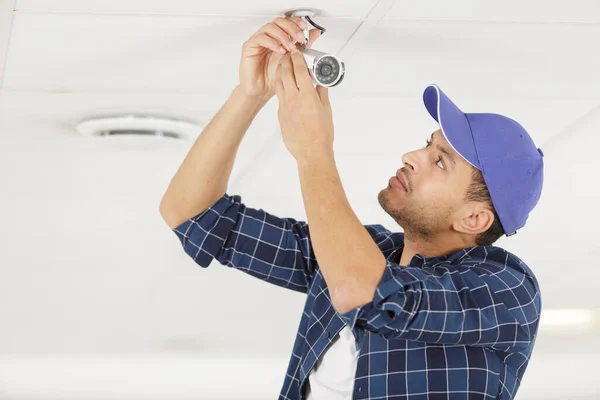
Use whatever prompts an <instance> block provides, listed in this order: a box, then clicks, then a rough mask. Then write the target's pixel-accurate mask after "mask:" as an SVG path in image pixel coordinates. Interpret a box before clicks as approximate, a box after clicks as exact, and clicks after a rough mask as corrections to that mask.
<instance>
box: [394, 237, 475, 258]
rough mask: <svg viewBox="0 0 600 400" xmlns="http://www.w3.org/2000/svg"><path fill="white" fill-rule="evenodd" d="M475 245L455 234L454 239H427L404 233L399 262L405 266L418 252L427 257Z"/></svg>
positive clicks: (454, 251) (443, 254) (446, 253)
mask: <svg viewBox="0 0 600 400" xmlns="http://www.w3.org/2000/svg"><path fill="white" fill-rule="evenodd" d="M472 246H475V244H474V243H472V242H470V241H467V240H464V238H462V237H460V236H455V238H454V240H452V239H449V238H447V237H446V238H444V237H435V238H431V239H429V240H423V239H421V238H414V236H413V235H411V234H410V233H409V234H407V233H405V234H404V248H403V249H402V255H401V256H400V262H399V264H400V265H402V266H407V265H408V264H409V263H410V260H412V258H413V257H414V256H415V254H420V255H422V256H424V257H427V258H433V257H439V256H445V255H449V254H454V253H456V252H457V251H460V250H462V249H466V248H468V247H472Z"/></svg>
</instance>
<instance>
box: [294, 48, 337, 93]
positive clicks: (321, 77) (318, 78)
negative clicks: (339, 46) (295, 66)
mask: <svg viewBox="0 0 600 400" xmlns="http://www.w3.org/2000/svg"><path fill="white" fill-rule="evenodd" d="M301 51H302V54H303V55H304V59H305V60H306V64H307V65H308V69H309V71H310V75H311V77H312V79H313V82H314V83H315V84H317V85H321V86H325V87H333V86H337V85H339V84H340V83H341V82H342V80H343V79H344V75H345V74H346V65H345V64H344V63H343V62H342V61H341V60H340V59H339V58H338V57H336V56H334V55H333V54H329V53H323V52H321V51H318V50H314V49H309V48H305V49H302V50H301Z"/></svg>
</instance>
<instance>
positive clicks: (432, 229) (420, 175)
mask: <svg viewBox="0 0 600 400" xmlns="http://www.w3.org/2000/svg"><path fill="white" fill-rule="evenodd" d="M428 140H429V141H430V144H429V145H428V146H427V147H424V148H422V149H419V150H415V151H411V152H409V153H407V154H405V155H404V156H403V157H402V162H403V164H404V167H402V168H401V169H400V170H398V171H397V177H399V179H398V178H397V177H392V178H391V179H390V181H389V184H388V186H387V187H386V188H385V189H383V190H382V191H381V192H379V196H378V200H379V204H381V207H382V208H383V209H384V210H385V211H386V212H387V213H388V214H389V215H390V216H391V217H392V218H393V219H394V220H395V221H396V222H397V223H398V224H399V225H400V226H402V228H403V229H404V231H405V232H411V233H412V234H415V235H417V236H419V237H420V238H421V239H424V240H427V239H428V238H430V237H431V236H432V235H433V234H439V233H443V231H447V230H449V229H450V228H451V225H452V223H453V222H454V221H455V220H456V219H457V218H460V207H461V206H462V205H464V196H465V193H466V191H467V188H468V187H469V184H470V183H471V176H472V172H473V170H474V167H473V166H471V165H470V164H469V163H468V162H467V161H465V160H464V159H463V158H462V157H461V156H460V155H459V154H458V153H457V152H456V151H454V149H453V148H452V146H450V144H449V143H448V142H447V141H446V139H445V138H444V135H443V134H442V132H441V131H440V130H437V131H436V132H434V133H433V135H432V136H431V139H428ZM401 181H402V182H401Z"/></svg>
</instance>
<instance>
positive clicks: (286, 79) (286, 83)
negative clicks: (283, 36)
mask: <svg viewBox="0 0 600 400" xmlns="http://www.w3.org/2000/svg"><path fill="white" fill-rule="evenodd" d="M281 80H282V81H283V87H284V88H285V91H286V92H287V93H292V92H294V91H295V92H297V91H298V86H297V85H296V77H295V76H294V64H293V63H292V59H291V57H290V56H289V55H288V56H286V57H284V58H283V60H281Z"/></svg>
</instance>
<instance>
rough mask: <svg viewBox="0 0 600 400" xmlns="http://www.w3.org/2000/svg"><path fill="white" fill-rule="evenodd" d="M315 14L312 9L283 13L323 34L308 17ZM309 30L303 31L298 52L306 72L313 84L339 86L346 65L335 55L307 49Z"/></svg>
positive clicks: (320, 28) (321, 28) (322, 29)
mask: <svg viewBox="0 0 600 400" xmlns="http://www.w3.org/2000/svg"><path fill="white" fill-rule="evenodd" d="M316 14H317V12H316V11H315V10H312V9H296V10H290V11H287V12H286V13H285V15H286V17H300V18H302V19H303V20H304V21H305V22H306V23H307V25H308V26H313V27H314V28H316V29H319V30H320V31H321V34H323V33H324V32H325V28H323V27H322V26H319V25H317V24H316V23H315V22H314V21H313V20H312V19H311V18H310V17H312V16H314V15H316ZM308 39H309V29H308V28H307V29H304V43H301V45H302V49H301V50H300V51H301V52H302V54H303V55H304V59H305V60H306V64H307V65H308V70H309V71H310V75H311V77H312V80H313V82H314V83H315V84H317V85H321V86H325V87H332V86H337V85H339V84H340V83H341V82H342V80H343V79H344V75H345V74H346V65H345V64H344V63H343V62H342V61H341V60H340V59H339V58H338V57H336V56H335V55H333V54H329V53H323V52H322V51H318V50H314V49H309V48H307V47H306V46H308Z"/></svg>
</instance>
